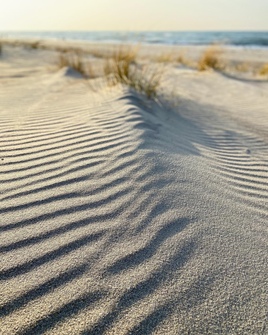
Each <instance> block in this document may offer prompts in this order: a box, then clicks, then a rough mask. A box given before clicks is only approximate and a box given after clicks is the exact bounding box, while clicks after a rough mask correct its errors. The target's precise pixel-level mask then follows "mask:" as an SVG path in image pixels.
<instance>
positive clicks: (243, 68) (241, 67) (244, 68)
mask: <svg viewBox="0 0 268 335" xmlns="http://www.w3.org/2000/svg"><path fill="white" fill-rule="evenodd" d="M249 69H250V66H249V64H248V63H245V62H244V63H237V64H236V65H235V70H236V71H238V72H248V71H249Z"/></svg>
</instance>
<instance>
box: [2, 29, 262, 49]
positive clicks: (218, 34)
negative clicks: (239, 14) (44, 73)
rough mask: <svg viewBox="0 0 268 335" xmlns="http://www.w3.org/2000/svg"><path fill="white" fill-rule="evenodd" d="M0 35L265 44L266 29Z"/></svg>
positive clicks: (145, 41) (108, 41)
mask: <svg viewBox="0 0 268 335" xmlns="http://www.w3.org/2000/svg"><path fill="white" fill-rule="evenodd" d="M0 36H1V37H18V38H19V37H23V38H38V39H39V38H40V39H61V40H75V41H91V42H105V43H121V42H128V43H144V44H167V45H209V44H212V43H219V44H225V45H232V46H242V47H260V48H268V31H243V32H241V31H202V32H201V31H198V32H195V31H183V32H182V31H141V32H120V31H62V32H58V31H50V32H48V31H47V32H45V31H44V32H0Z"/></svg>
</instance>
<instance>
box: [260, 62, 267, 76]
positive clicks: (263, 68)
mask: <svg viewBox="0 0 268 335" xmlns="http://www.w3.org/2000/svg"><path fill="white" fill-rule="evenodd" d="M259 74H260V75H261V76H266V75H268V63H267V64H264V65H263V66H262V67H261V68H260V70H259Z"/></svg>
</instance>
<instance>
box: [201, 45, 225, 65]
mask: <svg viewBox="0 0 268 335" xmlns="http://www.w3.org/2000/svg"><path fill="white" fill-rule="evenodd" d="M221 55H222V50H221V49H220V48H219V47H216V46H211V47H209V48H207V49H206V50H205V51H204V53H203V54H202V55H201V57H200V59H199V61H198V64H197V68H198V70H199V71H205V70H208V69H214V70H223V69H224V67H225V65H224V63H223V60H222V58H221Z"/></svg>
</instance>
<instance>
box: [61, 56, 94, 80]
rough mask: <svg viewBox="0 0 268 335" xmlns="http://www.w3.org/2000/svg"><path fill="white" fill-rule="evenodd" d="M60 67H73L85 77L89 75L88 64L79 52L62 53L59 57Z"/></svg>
mask: <svg viewBox="0 0 268 335" xmlns="http://www.w3.org/2000/svg"><path fill="white" fill-rule="evenodd" d="M58 67H59V68H63V67H71V68H72V69H74V70H75V71H77V72H79V73H80V74H81V75H82V76H84V77H87V75H88V74H87V70H86V66H85V64H84V62H83V60H82V57H81V55H80V54H79V53H61V54H60V55H59V59H58Z"/></svg>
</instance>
